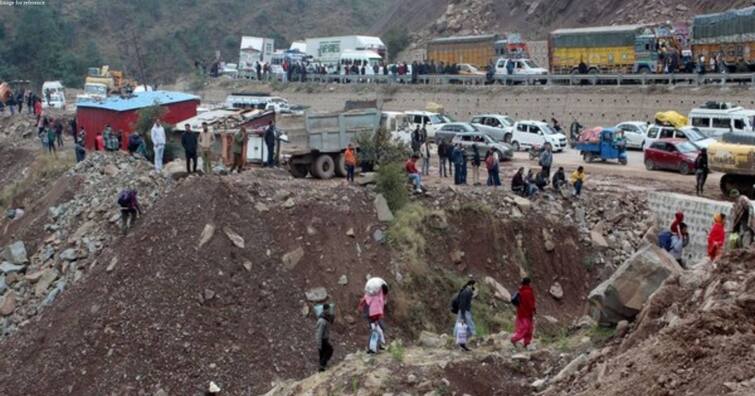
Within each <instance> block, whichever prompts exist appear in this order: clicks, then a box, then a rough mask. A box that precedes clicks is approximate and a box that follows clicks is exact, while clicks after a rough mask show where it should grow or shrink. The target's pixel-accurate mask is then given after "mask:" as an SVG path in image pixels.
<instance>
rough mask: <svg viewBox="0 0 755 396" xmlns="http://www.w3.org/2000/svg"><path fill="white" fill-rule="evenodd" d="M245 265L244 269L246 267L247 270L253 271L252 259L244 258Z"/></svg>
mask: <svg viewBox="0 0 755 396" xmlns="http://www.w3.org/2000/svg"><path fill="white" fill-rule="evenodd" d="M243 267H244V269H245V270H246V271H247V272H249V271H251V270H252V262H251V261H249V260H244V264H243Z"/></svg>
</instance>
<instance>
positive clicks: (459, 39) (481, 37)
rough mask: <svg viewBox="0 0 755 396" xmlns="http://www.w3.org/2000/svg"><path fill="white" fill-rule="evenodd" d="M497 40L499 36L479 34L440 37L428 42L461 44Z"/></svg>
mask: <svg viewBox="0 0 755 396" xmlns="http://www.w3.org/2000/svg"><path fill="white" fill-rule="evenodd" d="M498 38H499V36H498V35H497V34H481V35H477V36H451V37H441V38H436V39H433V40H430V42H431V43H462V42H469V41H484V40H494V39H498Z"/></svg>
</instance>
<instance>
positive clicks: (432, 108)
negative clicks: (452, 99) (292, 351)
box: [425, 102, 443, 114]
mask: <svg viewBox="0 0 755 396" xmlns="http://www.w3.org/2000/svg"><path fill="white" fill-rule="evenodd" d="M425 109H426V110H427V111H429V112H431V113H438V114H443V105H440V104H437V103H435V102H427V106H426V107H425Z"/></svg>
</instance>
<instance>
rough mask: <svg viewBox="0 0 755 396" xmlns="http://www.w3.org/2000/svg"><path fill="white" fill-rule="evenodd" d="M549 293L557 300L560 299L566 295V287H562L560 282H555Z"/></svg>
mask: <svg viewBox="0 0 755 396" xmlns="http://www.w3.org/2000/svg"><path fill="white" fill-rule="evenodd" d="M548 294H550V295H551V297H553V298H555V299H556V300H560V299H562V298H563V297H564V289H563V288H562V287H561V284H560V283H558V282H553V284H552V285H551V287H550V289H548Z"/></svg>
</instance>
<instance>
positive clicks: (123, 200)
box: [118, 188, 142, 235]
mask: <svg viewBox="0 0 755 396" xmlns="http://www.w3.org/2000/svg"><path fill="white" fill-rule="evenodd" d="M118 206H120V207H121V231H122V232H123V235H126V233H127V232H128V229H129V228H131V227H133V226H134V222H135V221H136V215H137V214H139V216H141V215H142V209H141V207H139V200H138V199H137V192H136V190H134V189H130V188H127V189H125V190H123V191H121V193H120V194H118Z"/></svg>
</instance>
